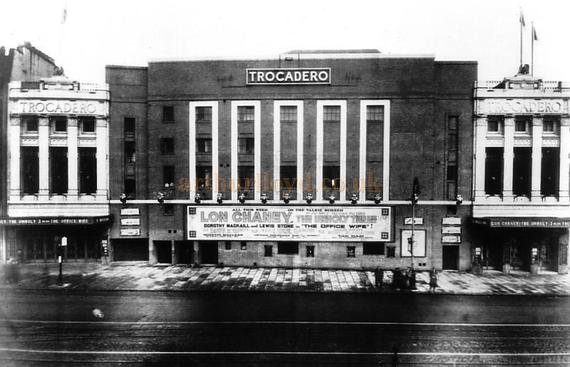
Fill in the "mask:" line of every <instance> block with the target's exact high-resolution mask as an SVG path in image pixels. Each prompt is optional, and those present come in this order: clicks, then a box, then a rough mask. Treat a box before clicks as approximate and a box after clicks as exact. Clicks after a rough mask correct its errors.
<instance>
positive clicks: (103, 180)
mask: <svg viewBox="0 0 570 367" xmlns="http://www.w3.org/2000/svg"><path fill="white" fill-rule="evenodd" d="M96 134H97V135H96V144H97V152H96V157H97V199H98V200H106V199H107V190H108V185H107V182H108V179H109V160H108V159H107V150H108V149H107V146H108V139H107V135H108V130H107V120H105V119H97V129H96Z"/></svg>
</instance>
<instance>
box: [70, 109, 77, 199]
mask: <svg viewBox="0 0 570 367" xmlns="http://www.w3.org/2000/svg"><path fill="white" fill-rule="evenodd" d="M77 136H78V128H77V117H69V118H68V119H67V198H68V200H69V199H72V200H73V199H76V198H77V195H79V189H78V177H79V175H78V167H77V166H78V163H79V159H78V148H77V144H78V141H77Z"/></svg>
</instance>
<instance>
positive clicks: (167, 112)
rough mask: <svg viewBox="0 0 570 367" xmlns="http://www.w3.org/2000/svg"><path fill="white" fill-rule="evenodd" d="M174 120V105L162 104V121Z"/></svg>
mask: <svg viewBox="0 0 570 367" xmlns="http://www.w3.org/2000/svg"><path fill="white" fill-rule="evenodd" d="M173 121H174V106H162V122H173Z"/></svg>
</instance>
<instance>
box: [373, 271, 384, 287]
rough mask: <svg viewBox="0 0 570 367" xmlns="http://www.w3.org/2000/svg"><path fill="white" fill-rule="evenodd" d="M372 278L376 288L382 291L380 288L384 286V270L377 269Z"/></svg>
mask: <svg viewBox="0 0 570 367" xmlns="http://www.w3.org/2000/svg"><path fill="white" fill-rule="evenodd" d="M374 277H375V280H376V288H379V289H382V286H383V285H384V270H383V269H381V268H380V267H377V268H376V270H375V271H374Z"/></svg>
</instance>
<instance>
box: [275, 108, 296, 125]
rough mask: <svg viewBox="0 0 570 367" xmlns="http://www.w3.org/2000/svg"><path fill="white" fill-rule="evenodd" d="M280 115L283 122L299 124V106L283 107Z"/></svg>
mask: <svg viewBox="0 0 570 367" xmlns="http://www.w3.org/2000/svg"><path fill="white" fill-rule="evenodd" d="M279 115H280V116H281V122H282V123H287V122H297V106H281V107H280V111H279Z"/></svg>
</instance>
